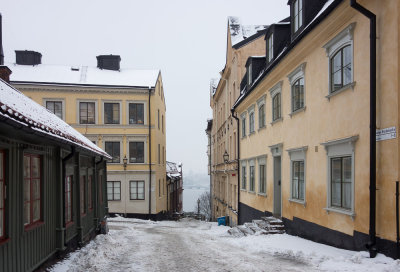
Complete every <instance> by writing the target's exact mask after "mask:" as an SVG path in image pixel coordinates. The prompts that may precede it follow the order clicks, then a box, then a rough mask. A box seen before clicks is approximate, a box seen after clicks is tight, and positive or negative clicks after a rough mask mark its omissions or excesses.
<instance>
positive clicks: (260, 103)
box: [257, 94, 266, 130]
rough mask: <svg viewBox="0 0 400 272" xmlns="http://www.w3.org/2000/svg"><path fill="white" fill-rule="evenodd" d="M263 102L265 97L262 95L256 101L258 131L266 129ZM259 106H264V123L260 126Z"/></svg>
mask: <svg viewBox="0 0 400 272" xmlns="http://www.w3.org/2000/svg"><path fill="white" fill-rule="evenodd" d="M265 100H266V95H265V94H264V95H263V96H262V97H260V98H259V99H258V100H257V107H258V129H259V130H260V129H261V128H265V127H266V112H265ZM261 106H264V116H263V118H264V123H263V124H261V123H260V120H261V117H260V116H261V115H260V108H261Z"/></svg>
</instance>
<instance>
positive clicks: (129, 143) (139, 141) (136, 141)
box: [128, 140, 146, 164]
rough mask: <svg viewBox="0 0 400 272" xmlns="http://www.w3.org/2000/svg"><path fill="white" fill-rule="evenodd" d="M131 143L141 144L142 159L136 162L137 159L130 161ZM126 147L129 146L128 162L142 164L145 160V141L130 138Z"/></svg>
mask: <svg viewBox="0 0 400 272" xmlns="http://www.w3.org/2000/svg"><path fill="white" fill-rule="evenodd" d="M133 143H142V144H143V161H139V162H137V161H135V162H133V161H131V158H132V156H131V144H133ZM128 148H129V154H128V155H129V159H128V162H129V163H130V164H143V163H145V162H146V156H145V155H146V145H145V141H141V140H132V141H129V142H128Z"/></svg>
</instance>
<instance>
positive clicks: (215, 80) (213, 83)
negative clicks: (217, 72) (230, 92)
mask: <svg viewBox="0 0 400 272" xmlns="http://www.w3.org/2000/svg"><path fill="white" fill-rule="evenodd" d="M219 80H220V78H212V79H211V80H210V91H211V94H212V95H214V94H215V92H216V91H217V87H218V83H219Z"/></svg>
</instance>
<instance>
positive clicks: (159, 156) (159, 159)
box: [158, 144, 161, 164]
mask: <svg viewBox="0 0 400 272" xmlns="http://www.w3.org/2000/svg"><path fill="white" fill-rule="evenodd" d="M160 163H161V146H160V144H158V164H160Z"/></svg>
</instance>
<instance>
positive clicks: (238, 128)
mask: <svg viewBox="0 0 400 272" xmlns="http://www.w3.org/2000/svg"><path fill="white" fill-rule="evenodd" d="M234 113H235V109H231V114H232V117H233V118H235V119H236V122H237V152H238V158H237V162H238V170H237V175H238V178H237V179H238V182H237V184H238V187H237V188H238V191H237V203H238V206H237V217H238V221H237V224H238V225H239V224H240V222H239V221H240V220H239V219H240V123H239V118H237V116H235V114H234Z"/></svg>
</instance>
